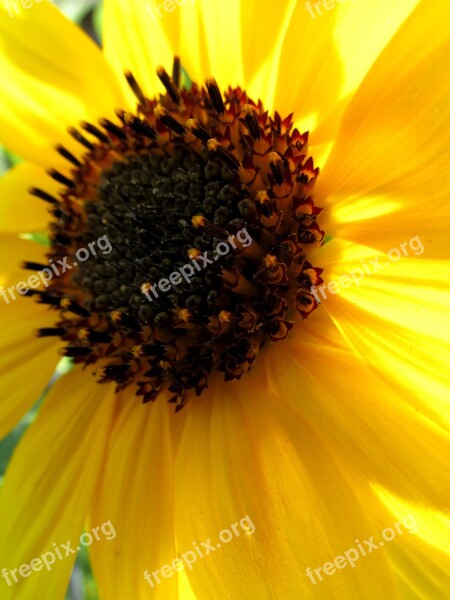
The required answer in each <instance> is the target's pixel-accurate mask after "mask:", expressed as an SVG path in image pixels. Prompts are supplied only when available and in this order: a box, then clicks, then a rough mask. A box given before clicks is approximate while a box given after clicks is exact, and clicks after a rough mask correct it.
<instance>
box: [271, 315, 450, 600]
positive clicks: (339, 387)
mask: <svg viewBox="0 0 450 600" xmlns="http://www.w3.org/2000/svg"><path fill="white" fill-rule="evenodd" d="M308 322H310V325H311V324H314V317H313V315H312V316H311V317H310V318H309V319H308ZM361 326H363V324H361V323H360V327H361ZM301 333H302V332H301V331H299V332H298V334H297V336H296V337H295V339H294V337H293V338H292V340H290V341H288V342H285V343H284V344H282V345H281V344H280V345H279V346H277V347H276V348H274V351H273V352H272V361H271V367H270V368H271V370H272V378H273V380H274V381H276V382H278V391H277V396H278V398H279V401H280V402H281V403H286V404H288V405H289V406H290V407H291V408H292V409H293V410H294V411H295V412H296V413H297V414H298V416H299V417H300V418H302V419H304V420H305V422H306V423H307V424H308V426H309V427H310V428H311V430H313V431H314V432H315V433H316V435H317V436H318V437H319V438H320V439H321V440H322V441H323V443H324V444H326V446H327V448H328V450H329V452H330V454H332V456H333V457H334V460H335V463H336V464H337V465H338V466H339V468H341V469H342V470H343V471H344V472H345V473H346V475H347V477H348V478H349V480H350V481H352V482H353V491H354V493H355V495H356V497H357V498H358V501H359V502H361V503H362V504H363V505H364V509H365V513H366V517H367V519H368V520H369V521H370V528H366V527H361V528H360V530H359V532H358V534H356V536H355V537H357V538H359V540H362V539H368V538H369V537H370V535H374V537H375V540H376V541H377V540H382V538H383V539H385V538H384V536H383V530H384V528H388V527H390V528H392V527H394V528H395V524H396V523H398V521H399V520H402V523H403V525H404V526H403V533H404V534H405V535H403V536H400V535H397V537H396V539H395V540H392V543H390V544H389V556H391V553H392V556H393V557H395V560H393V561H392V568H393V570H394V569H395V567H396V564H397V563H400V562H402V563H403V564H402V571H403V576H404V577H405V578H406V579H408V577H406V575H408V576H409V578H410V579H414V577H413V573H414V569H413V568H412V564H414V562H415V563H416V564H419V565H420V572H421V575H422V577H423V581H422V587H423V588H424V589H425V588H427V587H428V588H430V589H435V590H436V581H435V579H434V572H435V570H437V571H438V572H439V571H440V573H439V578H438V579H440V580H441V582H442V577H443V576H444V575H445V571H444V570H443V569H442V567H443V565H444V562H443V561H444V558H445V557H444V556H443V554H442V553H443V552H448V546H447V548H445V545H444V543H443V540H444V539H445V537H444V536H442V535H441V536H437V537H434V536H433V535H430V536H429V535H427V530H426V529H425V525H427V528H428V533H430V534H431V533H432V532H433V531H434V530H436V529H437V527H438V521H439V511H441V512H443V511H446V510H447V506H448V496H449V492H450V483H449V478H448V466H447V462H448V461H447V456H448V454H449V452H450V436H449V434H448V432H445V431H443V430H442V429H441V428H440V427H439V425H438V424H437V423H435V422H434V420H433V417H432V415H430V414H427V412H426V411H422V412H421V411H420V407H416V406H414V405H412V404H411V403H410V402H409V397H408V396H407V395H405V394H403V395H401V394H399V393H397V392H396V391H393V390H392V389H390V387H389V386H388V385H386V383H385V382H384V381H383V380H382V378H380V377H378V376H377V375H376V374H375V372H374V371H373V369H372V368H371V366H366V365H365V364H364V362H363V361H362V360H361V359H359V358H358V357H357V356H356V355H355V354H353V353H352V352H351V351H349V350H338V349H336V348H335V347H334V346H328V345H326V344H324V343H323V340H322V339H320V337H319V334H318V335H317V336H316V340H315V342H314V341H311V340H312V336H309V338H308V341H307V342H305V341H303V339H302V335H301ZM380 490H384V495H385V496H386V495H390V496H396V497H397V498H398V499H400V500H399V502H397V505H395V504H394V503H390V504H389V503H388V502H386V501H385V498H384V497H383V495H382V494H381V493H380ZM401 503H403V504H401ZM408 504H409V506H408ZM410 514H412V515H413V516H414V517H415V519H416V521H417V522H419V520H420V522H421V525H420V527H421V526H423V527H424V531H422V533H420V534H419V532H417V537H413V536H411V535H410V534H411V533H415V531H413V527H412V525H414V523H413V522H412V519H410V518H406V517H408V515H410ZM385 545H386V546H388V544H386V543H385ZM386 551H387V548H384V549H383V552H386ZM405 553H406V554H407V555H408V557H409V558H408V561H406V560H404V559H402V560H401V561H400V559H399V558H398V556H399V554H400V555H403V554H405ZM371 556H372V555H371ZM447 564H448V563H447ZM359 566H362V564H361V563H360V564H359ZM358 568H359V567H358ZM395 570H396V569H395ZM403 585H404V586H406V587H408V588H409V587H411V583H409V584H406V583H405V582H403ZM406 597H407V598H409V596H406ZM411 597H413V596H411ZM425 597H430V598H431V597H441V596H440V595H436V596H433V594H431V593H430V594H429V596H425Z"/></svg>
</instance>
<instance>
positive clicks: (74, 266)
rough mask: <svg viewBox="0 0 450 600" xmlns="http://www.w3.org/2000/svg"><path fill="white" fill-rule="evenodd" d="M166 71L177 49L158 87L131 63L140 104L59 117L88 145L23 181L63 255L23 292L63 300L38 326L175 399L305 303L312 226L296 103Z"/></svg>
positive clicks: (312, 173) (199, 386)
mask: <svg viewBox="0 0 450 600" xmlns="http://www.w3.org/2000/svg"><path fill="white" fill-rule="evenodd" d="M178 74H179V62H178V61H177V60H176V61H175V65H174V74H173V77H172V78H170V77H169V76H168V74H167V73H166V72H165V70H164V69H163V68H159V69H158V76H159V78H160V79H161V81H162V83H163V84H164V86H165V88H166V91H167V93H166V94H165V95H163V96H161V97H160V98H159V99H158V100H149V99H148V98H146V97H145V95H144V94H143V92H142V90H141V88H140V87H139V85H138V84H137V82H136V81H135V79H134V77H133V76H132V75H131V73H127V74H126V76H127V79H128V83H129V84H130V86H131V88H132V89H133V91H134V93H135V94H136V96H137V98H138V100H139V104H138V108H137V113H136V114H135V115H134V114H131V113H127V112H124V111H122V110H118V111H117V116H118V120H119V124H116V123H113V122H111V121H108V120H106V119H101V120H100V127H101V128H98V127H96V126H94V125H92V124H89V123H82V128H83V129H84V130H85V132H86V133H84V134H82V133H81V132H79V131H78V130H75V129H71V130H70V132H71V134H72V136H73V137H74V138H75V139H76V140H77V141H78V142H80V144H82V145H83V146H84V148H85V150H86V153H85V154H84V155H83V157H82V158H81V159H78V158H77V157H75V156H74V155H72V154H71V153H69V152H68V151H67V150H66V149H65V148H63V147H61V146H60V147H59V148H58V149H59V151H60V153H61V154H62V155H63V156H64V157H65V158H66V159H67V160H68V161H69V162H70V163H71V164H72V166H73V169H72V172H71V173H72V174H71V177H67V176H65V175H63V174H62V173H59V172H57V171H54V170H52V171H51V172H50V173H49V174H50V175H51V176H52V177H53V178H54V179H56V180H57V181H59V182H61V183H62V184H63V185H64V186H65V187H64V190H62V191H61V193H60V195H59V197H58V198H54V197H52V196H49V195H48V194H47V193H46V192H45V191H43V190H38V189H33V190H31V193H32V194H34V195H35V196H38V197H40V198H42V199H43V200H46V201H47V202H49V203H51V204H52V207H53V216H54V220H53V221H52V223H51V225H50V231H51V242H52V247H51V251H50V253H49V259H51V261H52V262H53V263H54V264H55V263H58V264H62V262H61V261H63V260H65V261H66V262H67V263H68V264H70V266H71V268H70V269H66V270H65V272H64V273H61V274H60V275H59V276H58V277H54V278H52V279H51V281H49V282H48V286H47V288H46V289H45V290H37V291H34V292H32V293H33V295H34V296H36V297H37V299H38V301H39V302H43V303H47V304H49V305H50V306H51V307H52V308H53V309H55V310H58V311H59V317H58V319H57V323H56V325H55V328H53V329H48V328H46V329H41V330H40V332H39V334H40V335H58V336H60V337H61V338H62V339H63V340H64V341H65V342H66V343H67V345H66V347H65V348H64V349H63V351H62V353H63V354H64V355H66V356H70V357H72V358H73V360H74V361H75V362H85V363H88V364H89V363H96V364H97V365H98V368H97V370H96V374H97V376H98V378H99V380H100V381H111V380H114V381H116V382H117V384H118V386H119V387H120V388H121V387H125V386H127V385H130V384H134V385H135V386H137V389H136V393H137V394H138V395H141V396H142V397H143V400H144V402H146V401H149V400H153V399H155V398H156V397H157V395H158V393H159V392H160V391H161V390H162V389H164V388H166V387H167V388H168V389H169V390H170V391H171V392H172V393H173V395H172V396H171V400H172V401H173V402H175V403H176V405H177V409H179V408H181V407H182V406H183V404H184V402H185V401H186V399H187V398H188V396H189V393H190V390H194V391H195V392H196V393H197V394H200V393H201V392H202V391H203V389H204V388H205V387H206V386H207V382H208V377H209V375H210V374H211V372H212V371H220V372H223V373H224V374H225V379H226V380H229V379H237V378H240V377H241V376H242V375H243V373H244V372H245V371H247V370H248V369H249V368H250V367H251V365H252V364H253V362H254V360H255V358H256V355H257V353H258V351H259V350H260V348H261V347H262V346H263V344H265V343H266V342H275V341H279V340H282V339H285V338H286V336H287V335H288V333H289V331H290V329H291V328H292V326H293V321H292V310H293V309H297V310H298V311H299V313H300V314H301V316H302V317H303V318H305V317H307V316H308V315H309V314H310V313H311V311H312V310H314V308H316V306H317V305H316V301H315V299H314V296H313V295H312V294H311V286H312V285H316V284H318V283H320V282H321V280H320V276H319V275H320V271H321V270H320V269H315V268H313V267H312V266H311V265H310V264H309V263H308V262H307V260H306V254H307V252H308V251H309V250H311V249H312V248H314V247H316V246H317V245H320V243H321V242H322V239H323V235H324V234H323V232H322V231H321V230H320V229H319V227H318V225H317V222H316V218H317V215H318V214H319V212H320V209H317V208H316V207H315V206H314V203H313V201H312V198H311V190H312V186H313V184H314V180H315V178H316V176H317V173H318V169H314V167H313V162H312V159H311V158H307V156H306V144H307V137H308V136H307V134H303V135H302V134H300V133H299V131H298V130H297V129H293V124H292V115H290V116H289V117H287V118H285V119H281V118H280V116H279V115H278V113H275V116H274V117H269V115H268V113H267V112H265V111H264V110H263V106H262V104H261V102H258V103H254V102H253V101H252V100H251V99H249V98H248V97H247V95H246V94H245V92H244V91H242V90H241V89H240V88H237V89H231V88H229V89H228V90H227V91H226V93H225V95H224V97H222V94H221V93H220V91H219V88H218V86H217V84H216V83H215V81H214V80H213V79H208V80H207V81H206V88H202V87H199V86H197V85H196V84H192V86H191V88H190V89H189V90H187V89H180V87H179V83H178V78H179V75H178ZM25 266H26V267H27V268H30V269H35V270H38V269H39V268H40V267H41V266H40V265H35V264H33V263H26V265H25Z"/></svg>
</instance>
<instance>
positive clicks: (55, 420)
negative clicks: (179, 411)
mask: <svg viewBox="0 0 450 600" xmlns="http://www.w3.org/2000/svg"><path fill="white" fill-rule="evenodd" d="M112 392H113V390H112V388H111V387H108V388H107V387H103V386H99V385H97V384H96V383H95V381H94V379H93V378H92V375H91V374H90V373H89V372H86V371H85V372H83V371H82V370H81V369H80V368H77V369H75V370H74V371H72V372H71V373H69V374H67V375H65V376H64V377H63V378H62V379H60V380H59V381H58V382H57V383H56V384H55V385H54V386H53V387H52V389H51V391H50V393H49V396H48V398H47V399H46V401H45V403H44V405H43V408H42V410H41V411H40V413H39V415H38V417H37V419H36V421H35V422H34V423H33V424H32V425H31V427H30V428H29V430H28V431H27V433H26V434H25V436H24V437H23V439H22V440H21V442H20V444H19V446H18V448H17V450H16V451H15V453H14V455H13V458H12V460H11V462H10V465H9V467H8V470H7V472H6V475H5V480H4V484H3V488H2V492H1V494H0V510H1V514H2V515H3V519H4V521H3V526H2V531H1V534H0V536H1V541H0V563H1V565H2V567H5V568H6V570H7V571H10V570H11V569H17V568H19V567H20V566H21V565H23V564H28V565H30V563H31V561H32V560H33V559H35V558H41V559H42V555H45V554H46V553H51V552H53V553H54V554H53V558H54V564H53V565H49V567H48V568H47V567H46V566H44V565H43V563H41V564H40V566H38V565H37V564H36V562H34V565H35V568H36V570H32V569H33V568H32V569H28V576H26V578H24V577H21V576H20V573H18V572H17V571H16V573H15V576H16V577H17V579H18V582H17V583H14V578H13V575H9V577H10V580H11V586H9V587H7V585H6V584H5V585H3V586H2V587H3V589H2V598H4V599H5V600H12V599H16V598H17V597H18V595H17V594H18V590H20V596H21V597H22V598H52V599H55V600H56V599H58V598H61V599H62V598H63V597H64V592H65V589H66V586H67V582H68V578H69V575H70V572H71V569H72V567H73V562H74V559H75V557H76V552H75V554H73V553H71V552H69V555H68V556H67V550H66V549H64V548H62V547H61V545H63V544H64V545H66V548H67V543H68V542H70V549H74V550H76V548H77V547H78V545H79V544H80V540H79V536H80V534H81V533H82V529H83V524H84V520H85V518H86V513H87V510H88V506H89V503H90V501H91V497H92V492H93V489H94V484H95V482H96V480H97V477H98V473H99V470H100V467H101V464H102V461H103V460H104V453H105V444H106V439H107V436H108V433H109V429H110V426H111V419H112V412H113V410H114V406H115V405H114V397H113V393H112ZM107 521H109V515H106V514H103V515H101V521H100V522H99V523H96V524H95V526H97V527H98V526H101V525H103V524H104V523H105V522H107ZM112 525H113V526H114V523H112ZM105 529H106V528H105ZM93 543H95V544H97V545H99V546H100V545H106V544H109V543H110V541H108V540H107V539H105V538H104V537H103V536H101V538H100V540H99V541H94V542H93ZM57 549H58V551H59V552H60V553H61V556H62V558H59V557H58V554H57V552H56V550H57ZM46 558H47V562H48V563H50V562H51V561H52V557H51V556H50V555H49V554H47V556H46ZM23 571H25V572H27V570H26V569H23Z"/></svg>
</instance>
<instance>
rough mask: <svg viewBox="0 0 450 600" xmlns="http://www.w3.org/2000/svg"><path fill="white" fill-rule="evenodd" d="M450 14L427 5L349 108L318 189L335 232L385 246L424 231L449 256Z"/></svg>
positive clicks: (432, 246) (441, 6)
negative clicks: (448, 25)
mask: <svg viewBox="0 0 450 600" xmlns="http://www.w3.org/2000/svg"><path fill="white" fill-rule="evenodd" d="M449 17H450V7H449V6H448V4H447V3H435V4H433V6H432V7H430V6H429V5H428V3H425V2H422V3H420V5H419V7H418V8H417V9H416V10H415V11H414V13H413V14H412V15H411V17H410V18H409V19H408V20H407V21H406V22H405V24H404V25H403V27H402V28H401V29H400V30H399V31H398V33H397V34H396V36H395V37H394V39H393V40H392V41H391V43H390V44H389V45H388V46H387V48H386V49H385V51H384V52H383V53H382V54H381V56H380V58H379V59H378V60H377V62H376V64H375V65H374V67H373V68H372V69H371V70H370V72H369V74H368V75H367V77H366V79H365V80H364V82H363V83H362V84H361V87H360V89H359V90H358V92H357V93H356V95H355V97H354V99H353V100H352V102H351V104H350V105H349V106H348V108H347V110H346V113H345V117H344V120H343V123H342V126H341V129H340V132H339V136H338V139H337V142H336V144H335V146H334V148H333V151H332V153H331V155H330V157H329V159H328V162H327V164H326V166H325V168H324V169H323V171H322V173H321V175H320V177H319V179H318V182H317V187H316V190H315V193H316V200H317V202H318V204H319V205H320V206H325V207H326V209H327V210H326V211H325V213H324V220H323V222H322V224H323V226H325V227H326V228H327V229H328V230H329V232H330V233H332V234H333V235H336V236H338V237H341V238H343V239H347V240H351V241H354V242H358V243H361V244H364V245H367V246H372V247H374V248H376V249H377V250H379V251H385V252H387V251H388V250H389V249H390V248H392V247H394V246H398V244H399V243H400V242H402V241H404V240H405V238H406V239H409V237H412V236H414V235H417V234H420V235H421V236H422V238H423V239H424V240H428V241H429V246H428V256H430V257H431V256H434V257H444V256H448V252H447V248H448V244H447V237H448V230H449V227H450V216H449V215H450V210H449V195H450V193H449V192H450V176H449V170H448V144H449V142H448V138H449V135H448V122H449V120H450V84H449V81H448V77H447V72H446V70H445V65H446V64H448V62H449V61H450V35H449V32H448V27H447V22H448V18H449ZM406 236H408V237H406Z"/></svg>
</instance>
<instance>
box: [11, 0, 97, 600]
mask: <svg viewBox="0 0 450 600" xmlns="http://www.w3.org/2000/svg"><path fill="white" fill-rule="evenodd" d="M53 4H54V5H55V6H58V7H59V8H60V9H61V10H62V11H63V12H64V14H65V15H66V16H67V17H68V18H70V19H71V20H73V21H75V22H76V23H78V24H79V25H80V27H82V28H83V29H84V30H85V31H86V32H87V33H88V34H89V35H90V36H91V37H92V38H93V39H95V41H96V42H97V43H98V44H101V22H102V1H101V0H53ZM19 161H20V159H19V158H18V157H16V156H14V155H13V154H11V153H9V152H8V151H7V150H6V149H5V148H2V147H1V146H0V175H1V174H2V173H5V172H6V171H7V170H8V169H10V168H11V167H12V166H13V165H14V164H16V163H17V162H19ZM36 241H41V242H42V241H43V242H44V243H45V240H36ZM68 369H70V363H69V362H68V361H67V360H66V359H63V360H62V361H61V362H60V364H59V367H58V370H57V373H56V375H55V377H59V376H61V375H62V374H63V373H64V372H66V371H67V370H68ZM44 396H45V394H44ZM44 396H43V397H44ZM41 402H42V398H41V399H40V400H39V402H38V403H37V404H36V406H35V407H34V408H33V410H31V411H30V412H29V413H28V414H27V415H26V416H25V417H24V418H23V419H22V421H21V422H20V423H19V425H18V426H17V427H16V428H15V429H14V431H12V432H11V433H10V434H9V435H8V436H7V437H6V438H5V439H3V440H1V441H0V482H1V481H2V480H3V476H4V473H5V470H6V467H7V466H8V462H9V460H10V458H11V455H12V453H13V451H14V448H15V447H16V445H17V443H18V442H19V441H20V438H21V437H22V435H23V434H24V432H25V431H26V429H27V427H28V426H29V425H30V423H32V422H33V420H34V418H35V416H36V412H37V410H38V408H39V405H40V403H41ZM80 533H81V532H80ZM43 600H46V599H43ZM66 600H98V594H97V587H96V584H95V580H94V577H93V575H92V571H91V568H90V565H89V557H88V553H87V549H86V548H83V549H82V550H81V551H80V553H79V554H78V558H77V561H76V563H75V567H74V570H73V573H72V578H71V581H70V586H69V589H68V592H67V596H66Z"/></svg>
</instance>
